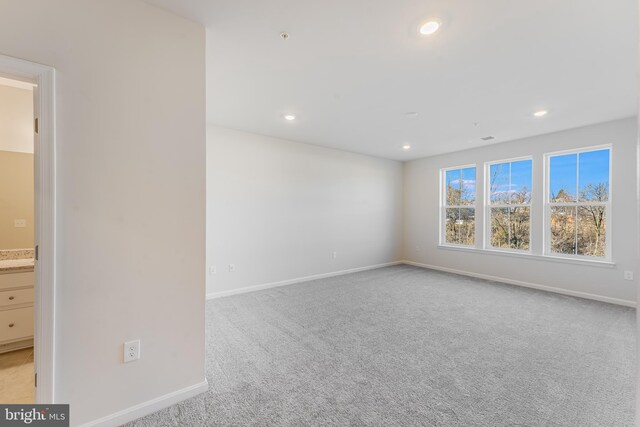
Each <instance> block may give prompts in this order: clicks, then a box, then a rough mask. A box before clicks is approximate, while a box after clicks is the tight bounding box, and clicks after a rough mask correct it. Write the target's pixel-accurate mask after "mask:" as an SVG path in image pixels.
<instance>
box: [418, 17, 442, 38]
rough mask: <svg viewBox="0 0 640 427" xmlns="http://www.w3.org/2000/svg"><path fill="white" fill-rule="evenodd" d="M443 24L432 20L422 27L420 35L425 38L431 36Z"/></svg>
mask: <svg viewBox="0 0 640 427" xmlns="http://www.w3.org/2000/svg"><path fill="white" fill-rule="evenodd" d="M441 25H442V24H441V23H440V22H439V21H436V20H435V19H431V20H429V21H427V22H425V23H424V24H422V25H420V29H419V31H420V34H422V35H423V36H430V35H431V34H434V33H436V32H437V31H438V30H439V29H440V26H441Z"/></svg>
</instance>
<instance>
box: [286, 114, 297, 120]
mask: <svg viewBox="0 0 640 427" xmlns="http://www.w3.org/2000/svg"><path fill="white" fill-rule="evenodd" d="M284 119H285V120H288V121H290V122H292V121H294V120H295V119H296V115H295V114H285V115H284Z"/></svg>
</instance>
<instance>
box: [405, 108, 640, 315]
mask: <svg viewBox="0 0 640 427" xmlns="http://www.w3.org/2000/svg"><path fill="white" fill-rule="evenodd" d="M636 140H637V124H636V120H635V119H631V118H630V119H625V120H619V121H614V122H608V123H603V124H599V125H594V126H588V127H584V128H579V129H574V130H568V131H564V132H557V133H552V134H548V135H541V136H537V137H532V138H527V139H523V140H519V141H512V142H508V143H503V144H495V145H488V146H487V147H482V148H478V149H473V150H466V151H461V152H456V153H451V154H446V155H441V156H436V157H430V158H425V159H420V160H415V161H411V162H408V163H406V164H405V171H404V184H405V232H404V238H405V244H404V249H405V252H404V258H405V259H407V260H409V261H413V262H417V263H422V264H428V265H433V266H437V267H445V268H449V269H456V270H462V271H466V272H470V273H475V274H484V275H490V276H498V277H501V278H505V279H509V280H517V281H523V282H529V283H533V284H538V285H544V286H551V287H556V288H561V289H564V290H568V291H570V292H581V293H588V294H593V295H597V296H603V297H609V298H614V299H619V300H623V301H625V302H628V303H634V302H635V300H636V289H635V284H634V282H633V281H625V280H624V279H623V271H624V270H634V271H635V269H636V259H637V248H636V242H635V236H636V228H637V226H636V220H635V218H636V214H637V212H636V204H635V200H634V197H633V195H634V194H636V190H635V188H636V187H635V186H636V184H635V182H636V164H635V159H636V154H635V150H636V148H635V147H636ZM602 144H612V145H613V150H612V156H613V169H612V212H611V216H610V220H611V222H610V223H611V224H612V233H611V234H612V235H611V237H609V236H607V239H609V238H610V239H611V240H610V242H611V243H612V244H613V247H612V251H613V261H614V262H615V264H616V265H615V267H614V268H605V267H596V266H590V265H576V264H570V263H565V262H552V261H549V260H547V259H544V258H542V257H539V258H536V259H531V258H518V257H515V256H505V255H500V254H494V253H488V252H469V251H453V250H447V249H442V248H438V232H439V223H438V221H439V202H438V201H439V194H438V191H439V170H440V169H441V168H444V167H451V166H458V165H467V164H473V163H475V164H476V165H477V168H478V169H477V173H478V175H477V178H478V184H477V191H478V194H479V195H481V194H483V191H484V190H483V183H482V178H481V177H482V170H483V165H484V162H487V161H494V160H501V159H509V158H514V157H519V156H526V155H533V163H534V165H533V168H534V170H533V192H534V199H533V201H532V243H531V245H532V251H533V252H534V253H542V230H543V220H542V212H543V198H542V185H541V183H542V174H543V167H542V165H543V155H544V153H547V152H553V151H559V150H564V149H571V148H580V147H589V146H595V145H602ZM478 203H479V204H478V205H477V209H476V224H478V225H480V224H483V223H484V215H483V210H482V208H481V206H482V205H481V203H482V198H481V197H479V198H478ZM536 230H538V232H536ZM481 239H482V228H481V227H480V226H478V227H477V229H476V242H477V244H479V245H480V247H482V240H481ZM636 274H638V272H637V271H636Z"/></svg>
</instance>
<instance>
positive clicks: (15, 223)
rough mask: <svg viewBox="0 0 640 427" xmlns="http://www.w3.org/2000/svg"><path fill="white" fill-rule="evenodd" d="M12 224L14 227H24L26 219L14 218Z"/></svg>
mask: <svg viewBox="0 0 640 427" xmlns="http://www.w3.org/2000/svg"><path fill="white" fill-rule="evenodd" d="M13 226H14V227H15V228H25V227H26V226H27V220H26V219H14V220H13Z"/></svg>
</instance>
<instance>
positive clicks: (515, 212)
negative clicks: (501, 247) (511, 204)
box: [509, 207, 531, 251]
mask: <svg viewBox="0 0 640 427" xmlns="http://www.w3.org/2000/svg"><path fill="white" fill-rule="evenodd" d="M530 224H531V210H530V208H528V207H527V208H524V207H519V208H511V210H510V211H509V248H511V249H520V250H525V251H527V250H529V227H530Z"/></svg>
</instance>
